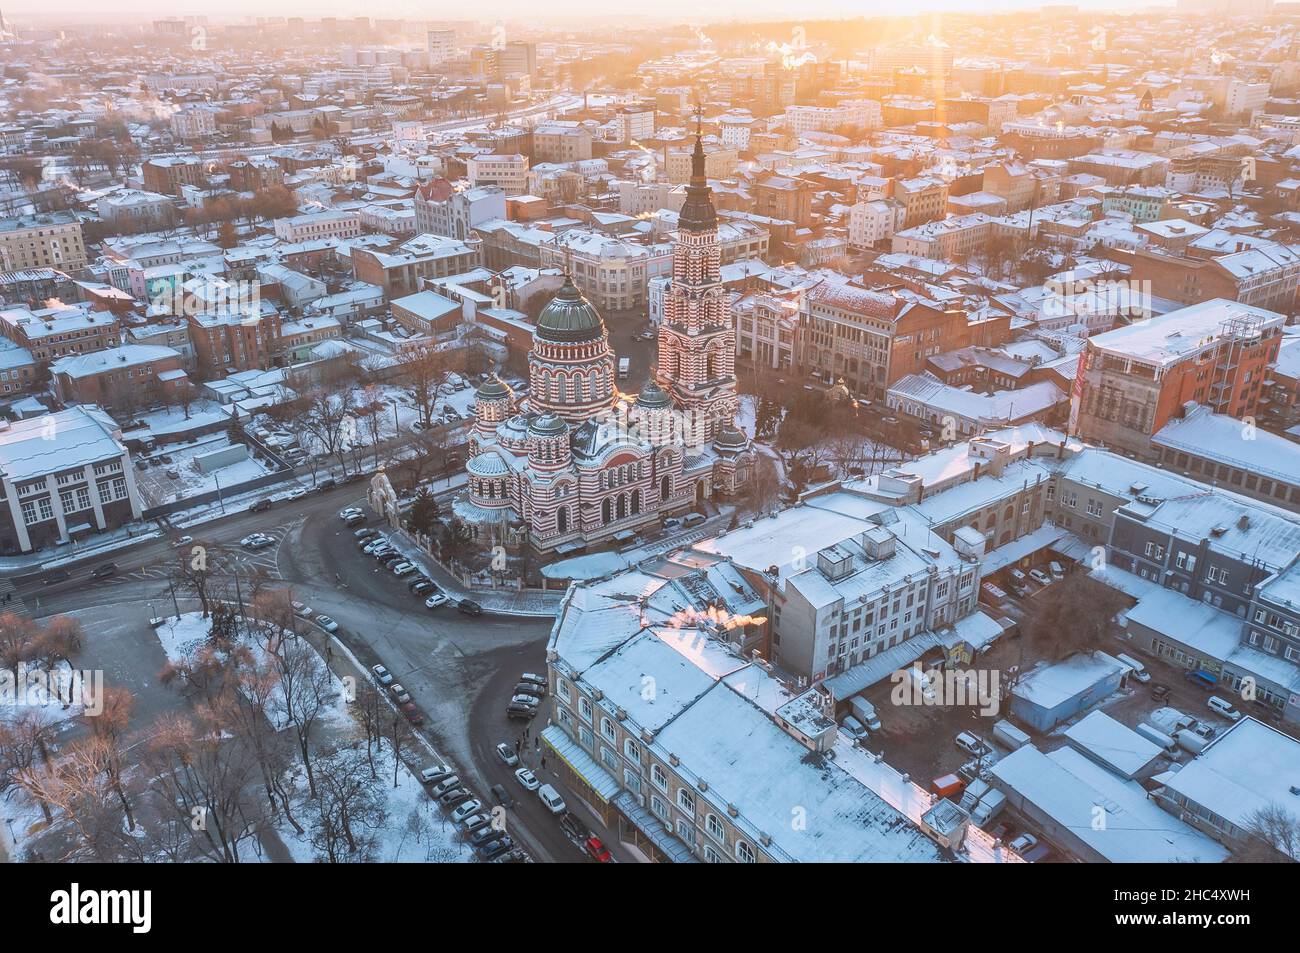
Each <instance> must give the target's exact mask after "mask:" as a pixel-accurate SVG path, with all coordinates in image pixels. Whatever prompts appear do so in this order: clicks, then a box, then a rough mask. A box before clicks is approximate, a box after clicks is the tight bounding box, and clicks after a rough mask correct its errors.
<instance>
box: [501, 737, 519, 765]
mask: <svg viewBox="0 0 1300 953" xmlns="http://www.w3.org/2000/svg"><path fill="white" fill-rule="evenodd" d="M497 757H498V758H500V759H501V760H502V761H504V762H505V763H506V766H507V767H510V768H513V767H514V766H515V765H517V764H518V763H519V755H517V754H515V749H514V748H512V747H510V745H508V744H506V743H505V742H504V741H503V742H501V744H499V745H497Z"/></svg>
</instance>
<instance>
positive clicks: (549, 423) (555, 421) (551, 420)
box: [528, 414, 569, 437]
mask: <svg viewBox="0 0 1300 953" xmlns="http://www.w3.org/2000/svg"><path fill="white" fill-rule="evenodd" d="M568 429H569V426H568V424H566V423H565V422H564V421H563V420H561V419H560V418H559V417H557V416H555V414H542V415H541V416H540V417H538V418H537V419H536V420H534V421H533V423H532V426H531V427H529V428H528V430H529V432H530V433H535V434H537V435H538V436H539V437H554V436H558V435H559V434H562V433H565V432H566V431H567V430H568Z"/></svg>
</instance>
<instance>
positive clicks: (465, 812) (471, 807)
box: [451, 798, 483, 824]
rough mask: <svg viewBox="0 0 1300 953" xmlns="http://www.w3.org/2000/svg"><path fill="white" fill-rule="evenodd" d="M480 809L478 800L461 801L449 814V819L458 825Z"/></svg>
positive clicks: (481, 806)
mask: <svg viewBox="0 0 1300 953" xmlns="http://www.w3.org/2000/svg"><path fill="white" fill-rule="evenodd" d="M482 809H483V802H482V801H480V800H479V799H478V798H470V799H469V800H468V801H462V802H461V804H460V806H459V807H457V808H456V810H454V811H452V812H451V819H452V820H453V821H455V822H456V823H457V824H459V823H460V822H461V821H463V820H465V818H467V817H470V816H472V815H474V814H477V813H478V812H479V811H480V810H482Z"/></svg>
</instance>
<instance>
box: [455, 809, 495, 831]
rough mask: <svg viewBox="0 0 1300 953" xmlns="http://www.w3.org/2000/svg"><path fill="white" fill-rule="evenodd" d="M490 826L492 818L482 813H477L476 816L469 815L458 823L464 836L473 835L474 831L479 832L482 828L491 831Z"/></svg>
mask: <svg viewBox="0 0 1300 953" xmlns="http://www.w3.org/2000/svg"><path fill="white" fill-rule="evenodd" d="M491 826H492V816H491V815H490V814H484V813H483V812H482V811H479V812H478V813H477V814H471V815H470V816H469V817H467V818H465V819H464V820H463V821H461V822H460V827H461V830H463V831H464V832H465V834H466V836H468V835H470V834H473V833H474V832H475V831H478V830H481V829H482V828H484V827H486V828H488V829H491Z"/></svg>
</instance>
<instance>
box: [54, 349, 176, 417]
mask: <svg viewBox="0 0 1300 953" xmlns="http://www.w3.org/2000/svg"><path fill="white" fill-rule="evenodd" d="M182 361H183V358H182V357H181V354H180V352H179V351H177V350H175V349H174V348H170V347H159V346H156V345H152V344H124V345H122V346H121V347H112V348H107V349H105V350H103V351H94V352H93V353H90V354H78V355H74V356H70V357H61V358H59V359H58V360H57V361H55V362H54V363H53V364H51V365H50V376H51V377H52V378H53V380H54V392H55V394H57V395H58V398H59V400H61V401H62V402H63V403H65V404H99V405H100V406H101V407H107V408H113V407H116V406H120V405H121V404H123V403H126V402H131V403H133V404H147V403H152V402H155V401H158V400H160V399H162V398H164V397H165V396H166V395H167V394H168V393H169V392H171V391H174V390H175V389H176V388H177V387H180V386H181V384H182V382H184V381H185V380H186V379H187V377H186V374H185V371H184V369H183V368H182V367H181V364H182Z"/></svg>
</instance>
